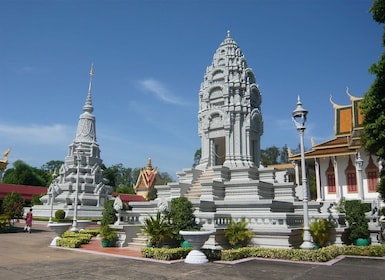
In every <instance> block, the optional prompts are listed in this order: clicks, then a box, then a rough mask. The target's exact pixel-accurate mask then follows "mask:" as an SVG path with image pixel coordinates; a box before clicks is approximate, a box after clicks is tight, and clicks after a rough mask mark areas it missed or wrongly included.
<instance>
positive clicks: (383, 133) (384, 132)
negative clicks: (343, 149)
mask: <svg viewBox="0 0 385 280" xmlns="http://www.w3.org/2000/svg"><path fill="white" fill-rule="evenodd" d="M370 12H371V14H372V16H373V19H374V21H376V22H378V23H379V24H384V23H385V0H374V1H373V5H372V7H371V8H370ZM382 45H383V46H385V32H384V34H383V36H382ZM369 72H370V73H371V74H373V75H375V76H376V77H375V79H374V82H373V84H372V85H371V86H370V89H369V90H368V91H367V92H366V93H365V95H364V98H363V99H362V104H361V109H362V113H363V115H364V116H365V117H364V120H363V126H364V129H363V132H362V133H361V142H362V146H363V147H364V148H365V150H366V151H368V152H369V153H370V154H374V155H376V156H378V157H380V158H382V159H385V94H384V92H385V52H384V53H382V55H381V57H380V59H379V61H378V62H377V63H374V64H372V65H371V67H370V68H369ZM380 179H381V180H380V184H379V188H378V192H379V193H380V195H381V197H382V199H383V200H384V201H385V169H382V171H381V174H380Z"/></svg>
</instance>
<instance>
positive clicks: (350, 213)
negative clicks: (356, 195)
mask: <svg viewBox="0 0 385 280" xmlns="http://www.w3.org/2000/svg"><path fill="white" fill-rule="evenodd" d="M366 208H367V206H366V205H365V204H363V203H361V201H360V200H348V201H346V202H345V212H346V221H347V222H348V224H349V229H348V232H349V240H350V241H351V242H354V240H356V239H357V238H369V236H370V232H369V226H368V221H367V219H366V217H365V211H366Z"/></svg>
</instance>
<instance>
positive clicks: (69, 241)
mask: <svg viewBox="0 0 385 280" xmlns="http://www.w3.org/2000/svg"><path fill="white" fill-rule="evenodd" d="M81 245H82V240H81V239H78V238H74V237H69V238H58V239H56V246H60V247H66V248H79V247H80V246H81Z"/></svg>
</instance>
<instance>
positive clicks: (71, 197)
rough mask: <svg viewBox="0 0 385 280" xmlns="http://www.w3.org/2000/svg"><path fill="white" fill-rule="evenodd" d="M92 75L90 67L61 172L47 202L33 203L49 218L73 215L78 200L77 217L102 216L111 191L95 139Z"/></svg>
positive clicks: (36, 210) (36, 212)
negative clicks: (84, 94) (53, 214)
mask: <svg viewBox="0 0 385 280" xmlns="http://www.w3.org/2000/svg"><path fill="white" fill-rule="evenodd" d="M93 75H94V73H93V66H91V70H90V81H89V87H88V94H87V99H86V102H85V105H84V106H83V113H82V114H81V115H80V117H79V123H78V127H77V131H76V137H75V139H74V140H73V142H72V143H71V144H70V145H69V147H68V155H67V156H66V158H65V161H64V164H63V165H62V166H61V167H60V170H59V174H57V175H56V178H55V179H54V180H53V182H52V184H51V185H50V186H49V188H48V192H47V194H46V195H45V196H43V197H42V198H41V199H40V200H41V201H42V202H43V203H44V205H36V206H34V214H35V215H36V216H40V217H50V216H51V215H52V212H53V213H54V211H56V210H58V209H62V210H64V211H65V212H66V217H67V218H70V217H73V215H74V209H75V207H74V205H75V204H76V201H77V204H78V209H77V211H78V212H77V215H78V217H88V218H97V217H101V214H102V210H103V208H104V203H105V202H106V201H107V200H108V199H109V196H110V195H111V194H112V188H111V187H110V186H108V185H106V184H105V182H104V180H103V170H102V168H101V165H102V162H103V161H102V159H101V158H100V149H99V145H98V143H97V142H96V128H95V116H94V115H93V114H92V113H93V111H94V108H93V106H92V95H91V92H92V77H93Z"/></svg>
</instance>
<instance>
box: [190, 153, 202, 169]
mask: <svg viewBox="0 0 385 280" xmlns="http://www.w3.org/2000/svg"><path fill="white" fill-rule="evenodd" d="M201 157H202V149H198V150H196V151H195V154H194V163H193V165H192V167H195V166H197V165H198V164H199V161H200V160H201Z"/></svg>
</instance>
